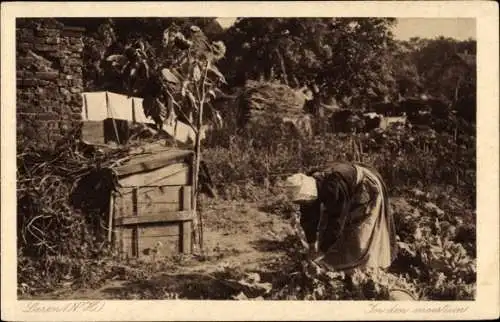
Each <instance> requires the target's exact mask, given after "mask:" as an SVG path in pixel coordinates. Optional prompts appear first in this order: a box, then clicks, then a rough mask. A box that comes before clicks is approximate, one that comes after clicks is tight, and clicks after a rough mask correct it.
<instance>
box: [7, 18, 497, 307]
mask: <svg viewBox="0 0 500 322" xmlns="http://www.w3.org/2000/svg"><path fill="white" fill-rule="evenodd" d="M127 13H128V15H121V14H117V15H116V16H113V15H108V16H93V15H92V14H89V15H88V16H73V15H63V14H58V13H57V12H56V13H54V14H55V16H51V17H31V16H30V15H26V16H25V17H22V16H21V17H16V18H15V43H13V44H12V46H13V52H14V51H15V58H13V60H15V102H12V103H13V104H12V105H11V107H12V109H14V107H15V112H13V113H15V123H13V124H15V129H14V128H12V130H11V135H12V138H13V141H14V142H15V143H14V144H15V148H13V150H14V149H15V159H14V157H13V158H12V161H10V160H11V159H9V161H8V162H12V163H13V164H15V169H16V172H15V189H14V188H12V189H13V190H15V199H16V200H15V208H13V209H12V211H14V214H11V215H10V218H12V221H10V223H11V224H12V222H13V221H14V220H15V222H16V232H15V235H16V236H15V240H16V244H15V245H14V244H11V245H10V247H11V248H12V251H14V248H15V252H16V253H15V254H16V255H15V259H16V260H17V262H16V264H15V266H16V277H17V282H16V297H17V300H18V301H36V302H33V303H32V304H30V305H28V306H26V307H25V312H31V313H33V312H37V311H40V312H42V311H47V310H48V309H47V308H44V304H43V303H44V301H49V300H50V301H63V300H64V301H68V300H72V301H76V300H78V301H85V302H81V303H86V304H83V305H87V306H88V307H87V310H89V311H92V309H93V308H92V305H97V306H99V305H101V303H105V301H108V300H128V301H130V300H230V301H264V302H266V301H300V302H308V301H341V302H342V301H345V302H350V301H374V302H373V303H377V302H376V301H394V302H395V303H396V301H405V302H422V301H423V302H425V301H438V302H443V303H444V304H446V303H450V301H451V303H452V302H454V301H455V302H458V301H459V302H461V303H462V304H463V303H465V304H464V305H467V303H468V302H470V303H474V301H475V300H476V299H477V289H478V275H477V272H478V262H477V261H478V242H477V239H476V237H477V236H478V229H477V227H478V217H479V215H478V211H477V203H478V201H477V200H478V199H477V198H478V197H477V193H478V190H477V187H478V185H479V182H478V176H477V171H476V170H477V165H478V162H477V161H478V160H477V149H476V147H477V146H478V141H477V139H478V135H477V133H478V132H477V131H478V126H477V118H478V117H477V115H478V114H477V113H478V76H477V75H478V72H477V71H478V67H477V65H478V58H477V57H478V54H477V53H478V35H477V23H478V21H477V19H476V18H475V17H422V16H419V15H415V16H408V17H398V16H397V15H394V16H391V15H386V16H379V15H373V16H371V17H370V16H359V17H356V16H335V15H332V16H317V17H314V16H311V17H301V16H298V15H297V16H296V17H294V16H286V17H279V16H271V17H264V16H262V17H259V16H248V17H245V16H244V15H241V14H239V15H234V16H227V15H221V16H216V15H213V16H208V15H207V16H199V15H195V14H193V15H192V16H190V15H189V14H186V13H184V14H183V15H179V16H175V15H172V16H167V15H155V13H154V12H150V16H147V17H144V16H140V15H137V16H134V14H133V12H130V11H129V12H127ZM151 14H152V15H151ZM497 15H498V12H497ZM2 34H3V32H2ZM12 38H14V37H12ZM2 54H4V49H3V47H2ZM496 66H497V65H496ZM483 67H484V65H483ZM490 107H491V106H490ZM9 108H10V107H9ZM3 109H4V105H3V103H2V110H3ZM496 109H498V106H497V107H496ZM3 123H4V120H3V118H2V127H3V126H4V125H3ZM493 134H494V135H495V133H493ZM497 134H498V133H497ZM14 138H15V139H14ZM3 139H4V132H2V140H3ZM2 146H3V143H2ZM494 153H496V152H494ZM4 162H6V160H5V158H4V154H3V153H2V163H4ZM2 172H4V169H2ZM12 175H13V174H12ZM2 180H3V179H2ZM4 182H5V181H4ZM486 189H488V188H486ZM3 194H4V187H2V195H3ZM13 202H14V201H13ZM2 206H4V202H3V201H2ZM2 208H3V207H2ZM494 209H496V208H492V210H494ZM483 215H484V214H482V215H481V216H483ZM492 215H493V216H497V217H498V213H497V214H495V213H494V212H493V213H492ZM2 217H4V213H3V211H2ZM497 219H498V218H497ZM2 220H3V218H2ZM2 224H4V221H2ZM492 228H493V227H492ZM497 233H498V232H497ZM492 236H495V235H492ZM496 236H497V235H496ZM483 238H484V236H483ZM486 238H487V237H486ZM2 242H3V243H2V244H4V241H2ZM492 242H495V240H494V239H493V240H492ZM497 246H498V245H497ZM497 246H496V247H497ZM4 255H5V254H4V253H2V257H4ZM497 255H498V254H497ZM483 256H484V254H483ZM3 260H4V259H3V258H2V261H3ZM13 266H14V265H13ZM494 274H497V275H498V272H497V273H494ZM3 275H4V274H3V273H2V279H3V277H4V276H3ZM496 287H498V285H497V286H496ZM103 301H104V302H103ZM325 303H326V302H325ZM103 305H104V304H103ZM440 307H441V308H442V312H441V313H443V312H445V313H446V310H448V311H449V312H448V313H450V314H452V310H456V311H455V313H461V311H460V309H459V308H452V307H451V306H448V304H446V305H444V306H440ZM369 308H371V309H372V310H373V311H376V309H377V308H376V306H370V307H369ZM464 310H465V309H464ZM497 312H498V308H497ZM396 313H398V312H396ZM399 313H401V312H399ZM419 313H424V311H422V312H419Z"/></svg>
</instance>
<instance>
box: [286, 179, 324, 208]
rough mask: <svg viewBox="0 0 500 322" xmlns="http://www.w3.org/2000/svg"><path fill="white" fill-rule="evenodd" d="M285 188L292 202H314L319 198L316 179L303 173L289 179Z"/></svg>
mask: <svg viewBox="0 0 500 322" xmlns="http://www.w3.org/2000/svg"><path fill="white" fill-rule="evenodd" d="M283 187H284V188H285V189H286V193H287V195H288V197H289V198H290V200H291V201H293V202H300V201H313V200H316V199H317V198H318V189H317V187H316V179H314V178H313V177H310V176H307V175H305V174H303V173H296V174H294V175H292V176H290V177H288V178H287V179H286V180H285V182H284V184H283Z"/></svg>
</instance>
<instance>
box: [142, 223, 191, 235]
mask: <svg viewBox="0 0 500 322" xmlns="http://www.w3.org/2000/svg"><path fill="white" fill-rule="evenodd" d="M180 233H181V224H180V222H172V223H156V224H152V225H148V224H144V225H141V226H139V238H141V239H142V238H144V237H161V236H176V237H179V234H180Z"/></svg>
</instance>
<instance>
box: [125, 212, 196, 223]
mask: <svg viewBox="0 0 500 322" xmlns="http://www.w3.org/2000/svg"><path fill="white" fill-rule="evenodd" d="M193 219H194V213H193V212H192V211H177V212H168V213H163V214H157V215H150V216H137V217H136V216H129V217H121V218H116V220H115V222H116V225H117V226H124V225H135V224H142V223H154V222H169V221H186V220H193Z"/></svg>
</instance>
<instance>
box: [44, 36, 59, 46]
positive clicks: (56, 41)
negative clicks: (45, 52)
mask: <svg viewBox="0 0 500 322" xmlns="http://www.w3.org/2000/svg"><path fill="white" fill-rule="evenodd" d="M60 41H61V40H60V38H59V37H47V38H46V39H45V42H46V43H47V44H49V45H52V44H59V42H60Z"/></svg>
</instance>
